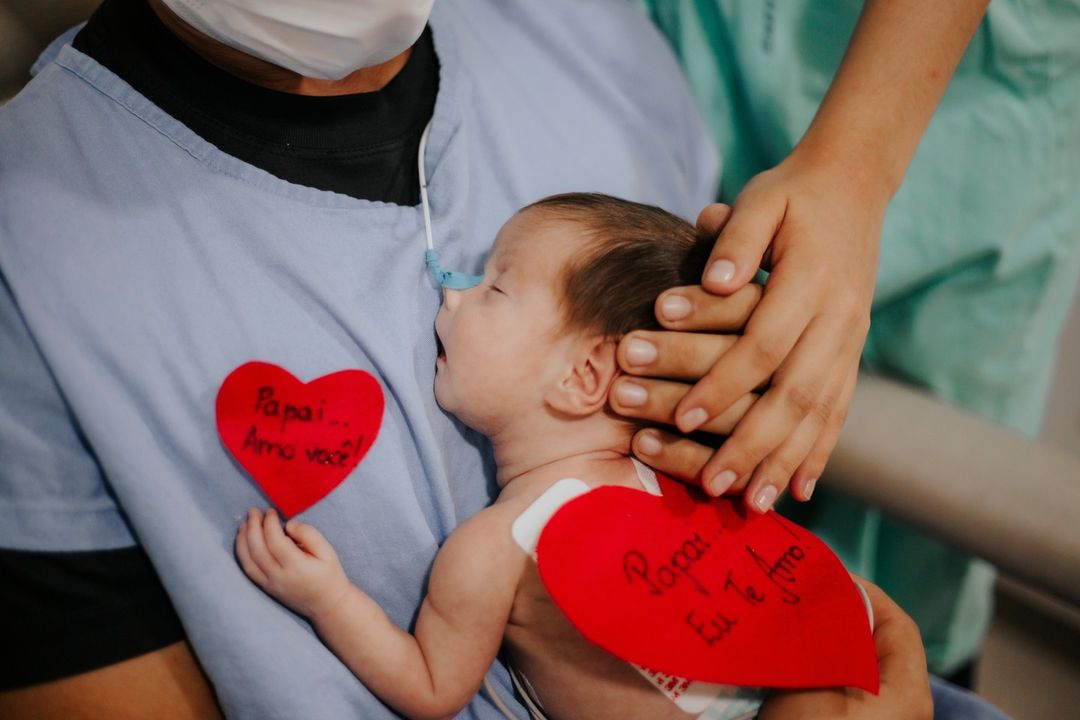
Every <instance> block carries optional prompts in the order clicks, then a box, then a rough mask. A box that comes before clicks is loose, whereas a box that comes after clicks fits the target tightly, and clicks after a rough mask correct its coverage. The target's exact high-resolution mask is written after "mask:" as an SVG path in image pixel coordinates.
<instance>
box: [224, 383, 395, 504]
mask: <svg viewBox="0 0 1080 720" xmlns="http://www.w3.org/2000/svg"><path fill="white" fill-rule="evenodd" d="M383 406H384V400H383V393H382V388H381V387H380V386H379V382H378V381H377V380H376V379H375V378H374V377H372V375H371V374H370V373H367V372H364V371H363V370H341V371H340V372H335V373H331V374H330V375H324V376H323V377H320V378H316V379H314V380H312V381H311V382H308V383H304V382H301V381H300V380H298V379H296V377H295V376H293V374H292V373H290V372H289V371H288V370H285V369H284V368H281V367H278V366H277V365H273V364H271V363H265V362H249V363H246V364H244V365H241V366H240V367H238V368H236V369H235V370H233V371H232V372H231V373H229V376H228V377H226V378H225V381H224V382H222V383H221V389H220V390H218V395H217V426H218V434H219V435H220V436H221V441H222V442H223V443H224V444H225V447H226V448H228V449H229V452H230V453H232V455H233V457H234V458H236V461H237V462H238V463H240V465H241V466H242V467H243V468H244V470H246V471H247V472H248V474H250V475H251V477H252V478H253V479H254V480H255V482H256V483H258V485H259V487H260V488H262V490H263V492H265V493H266V496H267V497H268V498H270V501H271V502H272V503H274V505H276V506H277V507H278V509H280V510H281V512H282V513H283V514H285V515H286V516H292V515H296V514H297V513H300V512H303V511H304V510H306V509H307V508H309V507H311V506H312V505H314V504H315V503H316V502H318V501H319V500H321V499H322V498H323V497H325V496H326V494H327V493H329V492H330V491H331V490H333V489H334V488H335V487H337V486H338V485H339V484H341V481H342V480H344V479H345V477H346V476H348V474H349V473H350V472H352V470H353V468H355V467H356V466H357V464H358V463H359V462H360V461H361V460H362V459H363V458H364V455H366V454H367V451H368V450H369V449H370V448H371V445H372V444H373V443H374V442H375V438H376V437H377V436H378V434H379V427H380V425H381V424H382V416H383Z"/></svg>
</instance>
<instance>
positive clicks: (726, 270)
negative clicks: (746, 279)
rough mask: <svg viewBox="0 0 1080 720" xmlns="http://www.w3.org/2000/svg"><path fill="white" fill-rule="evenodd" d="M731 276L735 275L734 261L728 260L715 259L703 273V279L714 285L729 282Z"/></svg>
mask: <svg viewBox="0 0 1080 720" xmlns="http://www.w3.org/2000/svg"><path fill="white" fill-rule="evenodd" d="M733 277H735V263H733V262H731V261H730V260H717V261H715V262H714V263H713V264H712V265H710V266H709V270H708V272H706V273H705V279H706V280H708V281H709V282H710V283H714V284H716V285H723V284H724V283H728V282H731V279H732V278H733Z"/></svg>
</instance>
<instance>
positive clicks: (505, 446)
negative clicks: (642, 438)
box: [491, 412, 633, 490]
mask: <svg viewBox="0 0 1080 720" xmlns="http://www.w3.org/2000/svg"><path fill="white" fill-rule="evenodd" d="M632 436H633V430H632V428H631V427H629V426H628V425H627V424H625V423H622V422H619V421H616V420H613V419H612V418H611V417H610V416H608V415H606V414H605V413H602V412H601V413H597V414H596V415H593V416H592V417H589V418H584V419H581V420H574V421H563V420H558V419H550V420H548V421H546V422H540V423H535V422H521V423H518V424H516V425H514V426H512V427H507V428H504V430H503V431H501V432H500V433H498V434H496V435H492V436H491V441H492V445H493V446H494V449H495V464H496V465H497V467H498V471H497V474H496V479H497V481H498V483H499V488H500V490H505V489H506V488H507V487H508V486H509V485H510V484H511V483H515V482H516V481H520V480H522V479H525V478H527V477H532V476H536V475H542V474H546V473H547V471H549V470H550V471H552V472H558V473H581V474H582V475H588V472H587V471H588V469H589V468H590V466H600V465H606V464H610V463H611V461H612V460H621V459H624V458H626V457H627V456H628V455H629V454H630V439H631V437H632ZM519 484H520V483H519Z"/></svg>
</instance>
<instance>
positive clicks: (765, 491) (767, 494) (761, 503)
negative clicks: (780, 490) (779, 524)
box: [754, 485, 776, 513]
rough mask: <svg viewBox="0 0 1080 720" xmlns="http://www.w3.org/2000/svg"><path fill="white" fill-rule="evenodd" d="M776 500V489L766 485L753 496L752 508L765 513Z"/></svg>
mask: <svg viewBox="0 0 1080 720" xmlns="http://www.w3.org/2000/svg"><path fill="white" fill-rule="evenodd" d="M775 500H776V488H775V487H773V486H772V485H766V486H765V487H763V488H761V489H760V490H758V494H757V495H755V496H754V507H756V508H757V510H758V512H760V513H765V512H768V511H769V508H771V507H772V504H773V501H775Z"/></svg>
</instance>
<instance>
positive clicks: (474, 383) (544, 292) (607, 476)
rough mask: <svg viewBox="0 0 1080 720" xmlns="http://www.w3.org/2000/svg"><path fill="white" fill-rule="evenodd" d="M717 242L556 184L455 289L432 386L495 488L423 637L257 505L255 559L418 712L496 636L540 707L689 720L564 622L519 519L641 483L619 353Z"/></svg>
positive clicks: (485, 660) (285, 596) (451, 704)
mask: <svg viewBox="0 0 1080 720" xmlns="http://www.w3.org/2000/svg"><path fill="white" fill-rule="evenodd" d="M712 242H713V241H712V239H699V238H698V237H697V235H696V233H695V230H694V228H693V227H692V226H691V225H690V224H688V223H687V222H685V221H683V220H680V219H679V218H677V217H675V216H673V215H671V214H669V213H667V212H664V211H663V210H660V209H658V208H654V207H649V206H646V205H640V204H637V203H632V202H628V201H624V200H618V199H615V198H611V197H607V196H603V195H594V194H567V195H557V196H553V197H549V198H546V199H544V200H541V201H539V202H537V203H534V204H533V205H530V206H528V207H526V208H524V209H523V210H521V211H520V212H518V213H517V214H516V215H514V216H513V217H512V218H511V219H510V220H509V221H508V222H507V223H506V224H505V225H504V226H503V227H502V229H501V231H500V232H499V235H498V237H497V239H496V241H495V247H494V249H493V251H492V254H491V257H490V259H489V260H488V262H487V265H486V267H485V268H484V280H483V282H482V283H481V284H480V285H478V286H477V287H474V288H471V289H469V290H464V291H455V290H446V291H445V293H446V294H445V298H444V302H443V306H442V309H441V310H440V311H439V314H438V317H437V318H436V319H435V330H436V333H437V334H438V338H439V346H440V352H439V355H438V358H437V360H436V375H435V396H436V398H437V400H438V402H439V404H440V405H441V406H442V407H443V408H444V409H445V410H447V411H448V412H451V413H453V414H454V415H456V416H457V417H458V418H459V419H461V420H462V421H463V422H464V423H465V424H467V425H469V426H470V427H472V428H475V429H476V430H478V431H480V432H482V433H484V434H485V435H487V436H488V437H489V438H490V439H491V442H492V445H493V447H494V451H495V460H496V463H497V466H498V471H497V480H498V484H499V488H500V494H499V497H498V500H497V501H496V502H495V503H494V504H493V505H491V506H490V507H488V508H486V509H485V510H483V511H481V512H480V513H478V514H476V515H475V516H474V517H472V518H471V519H470V520H468V521H467V522H466V523H464V524H463V525H461V526H460V527H459V528H458V529H457V530H455V531H454V533H453V534H452V535H451V536H450V537H449V539H448V540H447V541H446V543H445V544H444V545H443V547H442V548H441V550H440V551H439V554H438V556H437V557H436V559H435V564H434V567H433V569H432V572H431V577H430V580H429V584H428V590H427V597H426V598H425V599H424V602H423V605H422V606H421V608H420V612H419V615H418V617H417V619H416V626H415V629H414V632H413V634H411V635H410V634H409V633H407V632H405V631H404V630H402V629H401V628H399V627H398V626H397V625H395V624H394V623H393V622H391V621H390V619H389V618H388V617H387V616H386V614H385V613H383V611H382V610H381V609H380V608H379V606H378V605H377V604H376V603H375V602H374V601H373V600H372V599H371V598H370V597H369V596H368V595H367V594H365V593H364V591H363V590H361V589H360V588H359V587H357V586H356V585H353V584H352V583H351V582H350V581H349V579H348V578H347V577H346V576H345V573H344V571H343V569H342V566H341V564H340V563H339V562H338V559H337V557H336V555H335V553H334V549H333V548H332V547H331V546H330V544H329V543H328V542H327V541H326V539H325V538H323V536H322V535H321V534H320V533H319V532H318V531H317V530H316V529H315V528H314V527H311V526H310V525H305V524H303V523H301V522H298V521H296V520H295V519H294V520H290V521H289V522H288V523H286V524H285V525H284V527H282V525H281V523H280V520H279V519H278V516H277V514H276V513H275V512H274V511H273V510H270V511H268V512H267V513H266V514H265V516H264V515H263V514H262V513H260V512H259V511H258V510H255V509H253V510H251V512H250V513H249V515H248V518H247V519H246V520H245V521H244V522H243V523H242V524H241V527H240V530H239V533H238V535H237V539H236V551H237V556H238V558H239V560H240V563H241V565H242V567H243V569H244V571H245V572H246V573H247V574H248V576H249V577H251V579H252V580H254V581H255V582H256V583H257V584H258V585H259V586H260V587H262V588H263V589H264V590H265V591H266V592H268V593H269V594H271V595H272V596H274V597H275V598H277V599H278V600H280V601H281V602H282V603H284V604H286V605H288V606H289V607H290V608H292V609H294V610H295V611H297V612H299V613H301V614H303V615H305V616H306V617H307V618H309V620H310V621H311V623H312V625H313V626H314V627H315V629H316V631H317V632H318V633H319V635H320V636H321V637H322V639H323V641H324V642H325V643H326V644H327V646H328V647H330V649H331V650H333V651H334V653H335V654H337V656H338V657H339V658H341V660H342V662H344V663H345V664H346V665H347V666H348V667H349V668H350V669H351V670H352V672H353V673H354V674H355V675H356V676H357V677H358V678H359V679H360V680H361V681H362V682H363V683H364V684H365V685H366V686H367V687H368V688H370V689H371V690H372V691H373V692H374V693H376V694H377V695H378V696H379V697H380V698H382V700H383V701H384V702H386V703H387V704H388V705H390V706H391V707H393V708H394V709H395V710H396V711H398V712H399V713H401V714H402V715H405V716H408V717H413V718H442V717H448V716H453V715H455V714H456V713H457V712H458V711H460V710H461V709H462V708H463V707H464V706H465V705H466V704H467V703H468V702H469V700H470V699H471V698H472V697H473V695H474V694H475V693H476V692H477V690H478V689H479V687H480V685H481V683H482V681H483V678H484V675H485V673H486V672H487V670H488V668H489V666H490V665H491V663H492V661H493V660H494V659H495V656H496V654H497V653H498V652H499V649H500V646H503V647H504V648H505V650H506V653H507V658H508V660H509V662H510V664H511V666H512V667H513V672H514V673H515V675H516V677H517V678H518V680H519V682H520V683H521V686H522V687H523V688H524V693H525V694H526V695H528V696H529V698H528V699H529V700H531V701H532V702H534V703H536V705H537V707H536V708H534V709H533V710H532V712H533V713H534V715H537V716H540V713H541V712H542V713H543V714H544V715H547V716H549V717H551V718H582V717H586V718H605V717H611V718H625V719H632V718H648V719H649V720H656V719H657V718H689V717H694V715H690V714H687V713H685V712H683V711H682V710H680V709H679V708H678V707H677V706H676V705H675V704H674V703H673V702H672V701H671V700H669V699H668V697H666V696H665V695H664V694H662V693H661V692H658V690H657V689H656V687H654V686H652V685H650V683H649V682H648V681H647V680H646V679H645V678H644V677H643V676H642V675H641V674H640V673H639V672H638V670H636V669H635V668H634V667H633V666H631V665H629V664H627V663H626V662H624V661H621V660H619V659H618V658H616V657H614V656H613V655H610V654H608V653H607V652H605V651H604V650H601V649H600V648H598V647H596V646H594V645H592V644H591V643H589V642H588V641H587V640H585V639H584V638H583V637H582V636H581V635H580V634H579V633H578V632H577V631H576V630H575V629H574V628H573V627H572V626H571V625H570V623H569V621H568V620H567V619H566V618H565V617H564V616H563V614H562V613H561V612H560V611H559V609H558V608H557V607H556V606H555V605H554V603H553V602H552V600H551V598H550V597H549V596H548V594H547V592H546V591H545V589H544V587H543V585H542V584H541V581H540V578H539V575H538V573H537V569H536V566H535V563H534V562H533V560H532V559H531V557H530V554H529V552H527V551H526V550H525V549H523V548H522V547H521V546H519V545H518V544H517V542H515V540H514V538H513V537H512V536H511V526H512V525H513V523H514V521H515V520H516V519H517V518H518V517H519V516H520V515H521V514H522V513H523V512H525V510H526V509H527V508H529V506H530V505H531V504H532V503H533V501H534V500H536V499H537V498H538V497H539V496H540V495H542V494H543V493H544V492H545V491H546V490H547V489H548V488H549V487H551V486H552V485H553V484H554V483H556V482H557V481H558V480H560V479H562V478H567V477H573V478H581V479H583V480H584V481H585V482H586V483H587V484H588V485H590V486H593V487H595V486H600V485H623V486H626V487H631V488H637V489H641V487H642V484H641V481H640V480H639V474H638V468H637V466H636V465H635V461H633V460H632V459H631V458H630V457H629V454H630V438H631V436H632V435H633V433H634V430H635V429H637V428H636V427H635V425H634V424H633V423H631V422H629V421H627V420H626V419H625V418H622V417H619V416H617V415H615V414H614V413H613V412H611V410H610V408H609V407H608V405H607V394H608V389H609V388H610V386H611V383H612V381H613V380H614V379H615V377H616V376H617V375H618V374H619V372H620V371H619V368H618V364H617V362H616V359H615V347H616V344H617V342H618V340H619V338H620V337H621V336H623V335H624V334H626V333H628V332H630V331H631V330H634V329H639V328H653V329H656V328H658V327H659V326H658V325H657V323H656V321H655V319H654V313H653V305H654V302H655V300H656V297H657V296H658V295H659V294H660V293H661V292H663V291H664V290H666V289H668V288H670V287H673V286H676V285H690V284H695V283H696V282H697V281H698V278H700V276H701V270H702V267H703V266H704V264H705V261H706V260H707V258H708V255H709V251H710V249H711V247H712ZM361 580H362V579H361ZM523 678H527V680H523ZM755 704H756V703H751V707H752V706H753V705H755ZM745 705H746V703H745V702H743V709H742V710H739V712H743V711H745ZM541 706H542V707H541ZM730 708H731V706H730V705H729V712H728V714H727V716H728V717H730V716H732V713H731V712H730ZM721 715H722V714H715V715H711V716H715V717H720V716H721Z"/></svg>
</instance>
